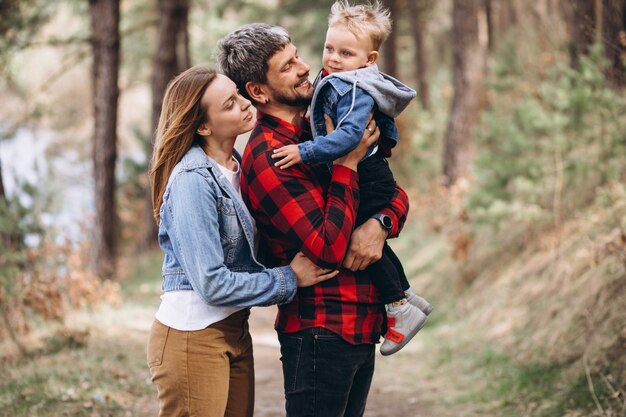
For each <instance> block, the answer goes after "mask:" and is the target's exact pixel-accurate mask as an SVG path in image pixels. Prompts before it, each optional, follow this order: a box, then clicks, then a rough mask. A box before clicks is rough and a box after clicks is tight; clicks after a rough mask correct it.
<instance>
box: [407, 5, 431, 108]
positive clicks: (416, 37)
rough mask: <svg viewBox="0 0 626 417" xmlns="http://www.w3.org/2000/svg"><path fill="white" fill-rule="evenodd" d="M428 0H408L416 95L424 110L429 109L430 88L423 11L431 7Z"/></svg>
mask: <svg viewBox="0 0 626 417" xmlns="http://www.w3.org/2000/svg"><path fill="white" fill-rule="evenodd" d="M431 5H432V2H431V1H430V0H409V14H410V16H411V35H412V36H413V42H414V44H415V60H416V61H417V62H416V63H415V72H416V74H415V78H416V80H417V96H418V97H419V100H420V103H421V105H422V108H423V109H424V110H430V89H429V85H428V58H427V54H426V45H425V44H424V28H425V26H426V19H425V18H424V15H425V13H426V12H427V10H428V9H429V8H430V7H431Z"/></svg>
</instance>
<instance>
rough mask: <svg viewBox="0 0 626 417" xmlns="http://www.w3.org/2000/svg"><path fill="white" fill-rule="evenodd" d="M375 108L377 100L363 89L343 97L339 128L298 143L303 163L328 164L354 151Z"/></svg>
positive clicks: (352, 91)
mask: <svg viewBox="0 0 626 417" xmlns="http://www.w3.org/2000/svg"><path fill="white" fill-rule="evenodd" d="M353 93H354V99H353ZM353 101H354V104H353ZM373 108H374V100H373V99H372V97H370V95H369V94H367V93H365V92H364V91H362V90H361V89H360V88H355V89H353V90H351V91H350V92H348V93H346V94H344V95H343V96H341V97H340V98H339V101H338V102H337V121H336V123H337V124H338V126H336V128H335V131H334V132H333V133H330V134H328V135H326V136H316V137H315V138H313V140H310V141H307V142H303V143H300V144H298V150H299V151H300V156H301V157H302V161H303V162H305V163H313V162H316V163H328V162H332V161H334V160H335V159H337V158H340V157H342V156H343V155H345V154H347V153H348V152H350V151H352V150H353V149H354V148H356V147H357V145H358V144H359V142H360V141H361V138H362V137H363V132H365V128H366V127H367V122H368V120H369V117H370V113H371V112H372V109H373Z"/></svg>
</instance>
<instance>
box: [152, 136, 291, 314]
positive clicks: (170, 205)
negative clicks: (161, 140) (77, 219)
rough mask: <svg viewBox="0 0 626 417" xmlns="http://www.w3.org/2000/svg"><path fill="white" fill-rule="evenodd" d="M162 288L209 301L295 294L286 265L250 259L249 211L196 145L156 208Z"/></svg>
mask: <svg viewBox="0 0 626 417" xmlns="http://www.w3.org/2000/svg"><path fill="white" fill-rule="evenodd" d="M160 213H161V223H160V225H159V244H160V246H161V249H162V250H163V252H164V253H165V258H164V260H163V291H177V290H195V291H197V292H198V294H199V295H200V296H201V297H202V299H203V300H204V301H206V302H207V303H208V304H211V305H216V306H231V307H251V306H267V305H272V304H284V303H287V302H289V301H291V299H292V298H293V296H294V295H295V293H296V289H297V285H296V276H295V274H294V272H293V270H292V269H291V267H289V266H283V267H278V268H272V269H265V268H264V267H263V265H261V264H260V263H259V262H258V261H257V260H256V259H255V257H254V252H253V247H254V243H253V242H254V236H253V235H254V230H253V225H252V220H251V217H250V214H249V212H248V210H247V208H246V207H245V205H244V204H243V202H242V201H241V198H240V196H239V194H238V193H237V191H235V189H234V188H233V187H232V185H231V184H230V183H229V182H228V180H227V179H226V178H225V177H224V175H223V174H222V172H221V170H220V169H219V167H218V165H217V163H216V162H215V161H213V160H212V159H210V158H209V157H208V156H207V155H206V154H205V153H204V151H203V150H202V148H200V147H199V146H197V145H194V146H192V147H191V149H190V150H189V151H188V152H187V153H186V154H185V156H184V157H183V158H182V160H181V161H180V162H179V163H178V164H177V165H176V167H175V168H174V170H173V171H172V174H171V175H170V178H169V180H168V184H167V187H166V189H165V194H164V196H163V204H162V205H161V208H160Z"/></svg>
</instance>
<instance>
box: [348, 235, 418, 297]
mask: <svg viewBox="0 0 626 417" xmlns="http://www.w3.org/2000/svg"><path fill="white" fill-rule="evenodd" d="M387 248H389V245H388V244H387V243H386V242H385V246H383V253H382V257H381V258H380V260H379V261H378V262H374V263H373V264H371V265H369V266H368V267H367V268H365V270H364V271H357V272H356V273H357V274H367V276H368V277H369V279H370V280H371V281H372V283H373V284H374V286H375V287H376V289H377V290H378V292H379V293H380V302H381V303H382V304H390V303H392V302H394V301H399V300H402V299H403V298H405V294H404V290H405V288H403V284H402V280H401V277H400V275H399V274H398V269H397V268H396V265H395V264H394V262H392V260H391V258H390V257H389V256H388V254H389V252H391V253H393V251H391V248H389V250H386V249H387ZM394 256H395V255H394ZM405 280H406V278H405Z"/></svg>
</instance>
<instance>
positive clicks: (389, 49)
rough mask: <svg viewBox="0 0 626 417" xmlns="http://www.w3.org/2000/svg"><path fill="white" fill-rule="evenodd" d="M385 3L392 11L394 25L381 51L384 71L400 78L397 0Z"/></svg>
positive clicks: (385, 0)
mask: <svg viewBox="0 0 626 417" xmlns="http://www.w3.org/2000/svg"><path fill="white" fill-rule="evenodd" d="M383 4H384V5H385V7H386V8H387V9H389V12H390V13H391V19H392V20H393V22H394V23H393V27H392V29H391V33H390V34H389V37H388V38H387V40H386V41H385V43H384V44H383V48H382V51H381V55H382V63H383V65H382V67H383V71H385V72H386V73H387V74H389V75H391V76H392V77H394V78H398V14H397V13H396V11H397V7H396V6H397V5H396V0H384V1H383Z"/></svg>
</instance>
